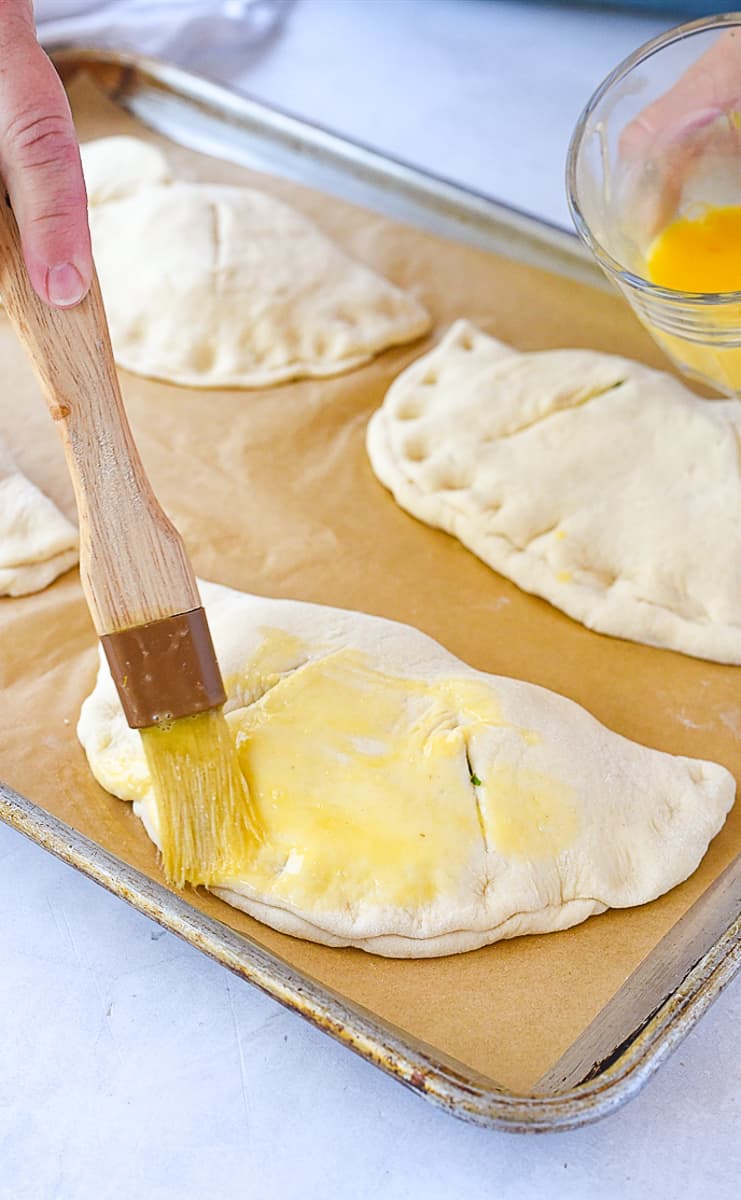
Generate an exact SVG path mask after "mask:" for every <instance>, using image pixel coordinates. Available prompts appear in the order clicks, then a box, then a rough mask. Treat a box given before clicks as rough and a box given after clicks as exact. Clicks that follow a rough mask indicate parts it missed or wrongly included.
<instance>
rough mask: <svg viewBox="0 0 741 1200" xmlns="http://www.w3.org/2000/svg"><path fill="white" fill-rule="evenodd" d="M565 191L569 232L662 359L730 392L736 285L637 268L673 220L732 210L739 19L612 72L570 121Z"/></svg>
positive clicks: (738, 388)
mask: <svg viewBox="0 0 741 1200" xmlns="http://www.w3.org/2000/svg"><path fill="white" fill-rule="evenodd" d="M566 186H567V192H568V200H569V207H570V209H571V214H572V216H573V219H574V224H575V225H576V228H577V231H578V233H579V235H580V236H581V238H582V239H583V241H584V242H585V243H586V245H587V246H588V247H589V249H590V250H591V251H592V253H593V254H594V256H595V258H596V259H597V261H598V263H599V264H600V266H601V267H602V268H603V270H604V271H605V273H606V274H607V276H608V278H610V279H611V280H612V281H613V283H615V284H616V285H617V287H618V288H619V289H620V291H622V293H623V294H624V296H625V297H626V298H627V299H628V301H629V303H630V304H631V306H632V307H633V309H634V311H635V312H636V314H637V316H638V317H639V318H640V320H641V321H642V322H643V324H644V325H645V326H646V328H647V329H648V330H649V332H650V333H651V334H652V336H653V337H654V339H655V340H656V341H657V342H658V343H659V345H660V346H661V347H662V348H663V349H664V350H665V351H666V353H667V354H668V355H669V357H670V358H671V359H672V360H673V361H674V362H675V363H676V364H677V366H679V367H680V368H681V370H682V371H684V372H685V373H686V374H687V375H690V376H691V377H693V378H695V379H699V380H700V381H702V382H703V383H706V384H710V385H711V386H712V387H715V388H717V389H718V390H719V391H721V392H723V393H724V394H726V395H732V396H737V395H741V278H739V283H738V290H737V291H729V292H689V291H679V290H675V289H673V288H670V287H660V286H658V285H657V284H655V283H653V282H652V281H651V280H650V278H649V277H648V268H647V260H648V257H649V254H650V251H651V248H652V245H653V244H654V243H655V239H656V237H657V235H658V234H659V233H660V232H661V231H662V229H664V228H665V227H666V226H667V225H668V224H670V223H671V222H672V221H674V220H675V219H678V218H681V217H689V218H690V219H692V218H693V217H695V216H697V215H700V214H701V212H702V211H703V210H704V209H706V208H708V207H710V206H713V207H715V206H726V205H733V206H736V205H741V12H736V13H728V14H726V15H723V16H715V17H708V18H705V19H702V20H699V21H693V22H691V23H689V24H686V25H681V26H679V27H678V28H676V29H672V30H669V32H668V33H665V34H662V35H661V36H660V37H657V38H654V40H653V41H651V42H648V43H646V45H645V46H642V47H641V48H640V49H639V50H637V51H636V52H635V53H634V54H632V55H631V56H630V57H629V58H627V59H625V61H624V62H622V63H620V65H619V66H617V67H616V68H615V70H614V71H612V73H611V74H610V75H608V77H607V79H605V80H604V82H603V83H602V84H601V85H600V86H599V87H598V88H597V91H596V92H595V93H594V95H593V96H592V98H591V100H590V101H589V103H588V104H587V106H586V108H585V109H584V112H583V113H582V115H581V117H580V118H579V121H578V123H577V125H576V129H575V130H574V134H573V137H572V139H571V144H570V146H569V152H568V159H567V167H566Z"/></svg>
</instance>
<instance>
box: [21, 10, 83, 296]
mask: <svg viewBox="0 0 741 1200" xmlns="http://www.w3.org/2000/svg"><path fill="white" fill-rule="evenodd" d="M0 173H1V174H2V177H3V179H4V181H5V186H6V187H7V190H8V193H9V195H10V200H11V203H12V206H13V210H14V212H15V215H16V218H17V221H18V226H19V229H20V233H21V240H22V243H23V256H24V258H25V261H26V267H27V269H28V274H29V277H30V279H31V283H32V285H33V287H34V290H35V291H36V292H38V294H39V296H40V297H41V298H42V300H45V301H46V302H47V303H48V304H52V305H55V306H57V307H59V308H70V307H72V306H73V305H75V304H77V303H78V302H79V301H80V300H82V298H83V296H84V295H85V294H86V293H87V290H88V288H89V286H90V279H91V275H92V256H91V250H90V233H89V230H88V221H87V199H86V195H85V183H84V180H83V177H82V166H81V164H80V151H79V147H78V144H77V137H76V134H75V130H74V126H73V123H72V115H71V113H70V110H69V104H68V103H67V97H66V95H65V91H64V88H63V87H62V84H61V81H60V79H59V77H58V75H57V73H56V71H55V70H54V67H53V66H52V64H51V62H50V61H49V59H48V58H47V56H46V54H45V53H44V51H43V50H42V49H41V47H40V46H39V43H38V41H37V40H36V31H35V29H34V23H33V13H32V6H31V0H0Z"/></svg>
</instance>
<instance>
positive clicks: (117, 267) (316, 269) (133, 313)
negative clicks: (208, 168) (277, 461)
mask: <svg viewBox="0 0 741 1200" xmlns="http://www.w3.org/2000/svg"><path fill="white" fill-rule="evenodd" d="M82 155H83V165H84V168H85V177H86V180H87V186H88V194H89V201H90V228H91V232H92V238H93V248H94V251H95V258H96V262H97V266H98V273H99V275H100V281H101V288H102V291H103V298H104V300H105V304H106V310H107V313H108V320H109V324H110V328H111V337H112V341H113V349H114V352H115V356H116V361H117V362H118V363H119V364H120V365H121V366H123V367H126V368H127V369H128V370H130V371H134V372H137V373H138V374H140V375H150V376H154V377H156V378H159V379H166V380H170V381H171V382H173V383H179V384H186V385H190V386H192V387H263V386H267V385H270V384H275V383H281V382H283V381H285V380H289V379H296V378H298V377H300V376H326V375H336V374H338V373H340V372H342V371H348V370H351V369H352V368H353V367H357V366H360V365H361V364H363V363H366V362H368V361H369V360H370V359H371V358H372V357H373V355H374V354H378V353H379V352H380V351H381V350H384V349H386V348H387V347H389V346H394V345H397V344H399V343H401V342H407V341H410V340H412V339H414V338H417V337H419V336H420V335H421V334H422V333H424V332H425V331H426V330H427V329H428V327H429V324H430V319H429V317H428V315H427V313H426V312H425V310H424V308H423V307H422V305H421V304H419V303H418V302H417V300H415V299H414V297H412V296H410V295H408V294H407V293H406V292H403V291H401V290H400V289H399V288H396V287H394V286H393V284H391V283H388V282H387V280H385V279H383V278H382V277H381V276H380V275H377V274H375V272H373V271H371V270H370V269H369V268H368V267H366V266H363V265H362V264H360V263H358V262H355V261H354V260H353V259H352V258H350V257H349V255H347V254H345V252H344V251H343V250H341V249H340V248H339V247H338V246H336V245H335V244H334V242H332V241H331V240H330V239H329V238H327V237H325V235H324V234H323V233H321V232H320V230H319V229H317V228H316V226H315V225H313V224H312V222H311V221H309V220H307V218H306V217H303V216H301V214H300V213H298V212H295V211H294V210H293V209H292V208H289V207H288V205H286V204H283V203H282V202H281V201H279V200H276V199H275V198H274V197H272V196H269V195H267V194H266V193H263V192H260V191H256V190H254V189H252V188H238V187H222V186H219V185H217V184H210V183H185V182H172V181H171V179H170V175H169V170H168V166H167V162H166V160H165V159H164V157H163V156H162V155H161V154H160V152H159V151H158V150H156V149H155V148H154V147H153V146H150V145H149V144H147V143H146V142H141V141H139V140H138V139H135V138H105V139H102V140H101V141H98V142H92V143H88V144H87V145H85V146H83V148H82Z"/></svg>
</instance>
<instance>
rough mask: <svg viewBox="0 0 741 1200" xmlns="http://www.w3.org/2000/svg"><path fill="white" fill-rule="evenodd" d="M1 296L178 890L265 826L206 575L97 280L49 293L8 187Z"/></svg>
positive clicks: (0, 216)
mask: <svg viewBox="0 0 741 1200" xmlns="http://www.w3.org/2000/svg"><path fill="white" fill-rule="evenodd" d="M0 295H1V296H2V300H3V303H4V305H5V309H6V312H7V314H8V316H9V318H10V320H11V322H12V324H13V325H14V327H15V330H16V332H17V333H18V336H19V337H20V339H21V341H22V342H23V344H24V345H25V348H26V350H27V351H28V353H29V355H30V357H31V360H32V363H33V366H34V368H35V371H36V374H37V376H38V379H39V381H40V383H41V387H42V390H43V392H44V396H45V398H46V401H47V404H48V407H49V411H50V413H51V416H52V417H53V419H54V421H55V423H56V426H57V429H58V431H59V433H60V435H61V438H62V442H63V445H64V451H65V455H66V459H67V466H68V469H69V473H70V475H71V478H72V484H73V487H74V491H75V498H76V501H77V511H78V517H79V526H80V575H81V580H82V586H83V590H84V592H85V597H86V600H87V603H88V607H89V609H90V614H91V616H92V619H93V624H94V626H95V629H96V632H97V634H98V636H99V637H100V640H101V643H102V646H103V649H104V651H105V654H106V657H107V659H108V663H109V666H110V669H111V674H112V676H113V680H114V682H115V684H116V688H117V690H118V694H119V697H120V699H121V704H122V706H123V710H124V714H125V716H126V720H127V722H128V724H129V725H130V726H131V727H132V728H134V729H138V730H139V732H140V734H141V738H142V741H143V744H144V750H145V753H146V758H147V762H148V765H149V770H150V775H151V778H152V784H153V787H154V795H155V800H156V804H157V814H158V825H159V829H158V842H159V846H160V850H161V854H162V864H163V867H164V870H165V873H166V875H167V877H168V878H169V879H170V880H171V881H172V882H173V883H175V884H177V885H178V886H182V885H183V884H184V883H186V882H189V883H192V884H194V885H195V884H199V883H203V884H208V883H209V882H214V881H216V880H218V879H219V878H226V877H228V876H229V875H232V874H234V873H235V872H236V871H238V869H239V867H240V866H241V865H243V864H244V862H245V860H246V858H247V857H248V856H249V853H250V850H251V849H254V846H255V838H256V832H255V828H256V827H255V823H254V817H253V812H252V809H251V806H250V798H249V793H248V790H247V786H246V783H245V781H244V778H243V776H242V773H241V771H240V768H239V762H238V759H237V752H236V747H235V744H234V741H233V739H232V737H231V734H230V731H229V727H228V724H227V721H226V718H225V716H224V712H223V705H224V701H225V699H226V696H225V692H224V687H223V683H222V680H221V675H220V672H219V668H218V664H217V661H216V655H215V653H214V648H213V643H212V641H211V635H210V632H209V628H208V624H207V621H206V615H205V612H204V610H203V608H202V606H201V601H200V597H199V595H198V588H197V585H196V581H195V576H194V574H193V570H192V567H191V565H190V562H189V561H188V557H187V554H186V551H185V547H184V545H183V541H182V539H181V537H180V535H179V533H178V532H177V530H176V529H175V528H174V526H173V525H172V523H171V522H170V521H169V519H168V518H167V517H166V515H165V513H164V512H163V511H162V509H161V508H160V506H159V504H158V503H157V500H156V498H155V496H154V492H153V491H152V488H151V486H150V483H149V480H148V479H147V476H146V474H145V471H144V467H143V466H142V463H141V459H140V458H139V454H138V452H137V449H136V446H135V444H134V440H133V437H132V434H131V430H130V428H129V424H128V421H127V418H126V413H125V411H124V407H123V402H122V399H121V393H120V390H119V386H118V379H117V376H116V370H115V367H114V363H113V353H112V350H111V342H110V336H109V333H108V324H107V321H106V316H105V311H104V308H103V302H102V298H101V294H100V287H99V284H98V279H97V276H96V275H95V273H93V281H92V285H91V287H90V291H89V293H88V295H87V296H86V297H85V299H84V300H83V301H82V302H81V303H80V304H78V305H77V306H76V307H75V308H71V309H66V310H60V309H55V308H51V307H49V306H48V305H46V304H45V303H44V302H43V301H42V300H40V299H39V297H38V296H37V295H36V293H35V292H34V291H33V288H32V287H31V283H30V280H29V278H28V274H27V272H26V267H25V264H24V261H23V255H22V250H21V241H20V234H19V231H18V226H17V223H16V220H15V217H14V215H13V212H12V209H11V205H10V200H9V198H8V197H7V195H5V193H4V189H3V188H2V186H1V185H0Z"/></svg>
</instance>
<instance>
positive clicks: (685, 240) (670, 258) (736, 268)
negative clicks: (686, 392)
mask: <svg viewBox="0 0 741 1200" xmlns="http://www.w3.org/2000/svg"><path fill="white" fill-rule="evenodd" d="M646 267H647V275H648V278H649V279H650V280H651V282H652V283H655V284H657V285H658V286H659V287H666V288H672V289H673V290H674V291H680V292H701V293H703V292H704V293H708V294H710V293H718V292H721V293H722V292H738V291H741V205H727V206H724V207H714V206H711V205H708V206H706V207H705V208H704V209H703V211H702V212H700V213H699V214H698V215H696V216H694V217H692V216H686V217H679V218H678V219H677V220H676V221H672V222H671V223H670V224H669V225H667V226H666V228H665V229H663V230H662V231H661V233H659V234H658V235H657V237H656V238H655V239H654V241H653V243H652V245H651V247H650V249H649V252H648V256H647V263H646ZM709 315H710V316H711V319H712V320H713V323H714V325H717V330H718V333H719V334H721V335H722V331H723V328H724V326H725V327H727V328H729V330H732V329H734V328H738V326H739V325H740V324H741V307H739V306H738V305H727V306H725V307H723V308H719V309H718V310H717V311H716V312H712V313H709ZM652 332H653V334H654V336H655V337H656V339H657V341H659V342H660V343H661V344H662V345H663V346H664V348H665V349H666V350H667V352H668V353H669V354H670V355H671V356H672V357H673V358H675V359H676V360H678V361H679V362H680V363H681V364H682V365H683V366H685V367H686V368H687V369H688V370H689V371H691V372H693V373H695V374H696V375H699V376H701V377H704V378H705V379H708V380H713V381H714V382H715V383H717V384H718V386H719V387H720V388H721V389H723V390H725V391H730V392H738V391H739V390H741V349H738V348H734V347H729V348H726V347H724V346H723V345H714V344H711V343H710V342H709V341H707V342H704V343H703V342H694V341H689V340H687V339H686V338H684V337H677V336H675V335H673V334H670V333H666V332H664V331H663V330H658V329H656V328H653V327H652Z"/></svg>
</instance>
